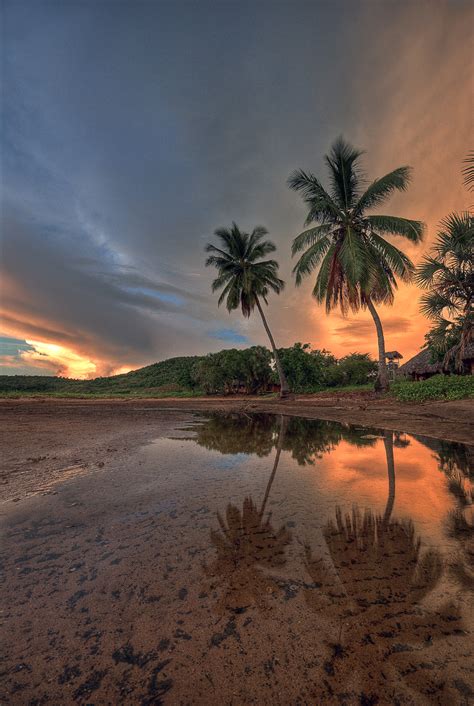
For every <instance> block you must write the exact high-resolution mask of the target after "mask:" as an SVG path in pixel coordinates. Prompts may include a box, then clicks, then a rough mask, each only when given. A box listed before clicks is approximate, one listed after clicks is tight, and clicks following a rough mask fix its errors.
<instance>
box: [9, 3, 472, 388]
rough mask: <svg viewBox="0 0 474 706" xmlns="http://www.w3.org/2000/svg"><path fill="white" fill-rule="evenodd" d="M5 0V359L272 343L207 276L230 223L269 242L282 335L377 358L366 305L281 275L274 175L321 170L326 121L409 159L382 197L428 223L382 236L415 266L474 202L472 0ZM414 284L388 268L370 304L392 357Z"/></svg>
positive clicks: (12, 367) (415, 302) (101, 361)
mask: <svg viewBox="0 0 474 706" xmlns="http://www.w3.org/2000/svg"><path fill="white" fill-rule="evenodd" d="M3 5H4V7H5V16H6V22H5V27H6V29H5V32H4V39H5V50H4V51H5V55H6V56H7V57H8V63H6V64H5V68H4V78H5V81H4V90H3V96H2V97H3V100H4V104H5V116H6V119H5V130H3V131H2V134H4V137H5V145H2V156H3V157H4V169H3V182H4V184H3V186H4V189H3V193H2V209H1V211H2V222H1V230H2V239H3V241H4V242H3V253H2V261H1V263H0V264H1V270H2V271H1V273H0V276H1V277H2V283H3V286H2V302H1V305H2V310H3V311H2V314H3V317H2V324H1V330H0V336H4V337H6V338H7V339H8V340H7V343H6V347H5V348H4V352H3V351H2V349H1V348H0V364H1V365H3V369H4V371H5V372H10V373H12V372H30V373H32V372H38V373H48V372H53V373H60V374H62V375H75V376H78V377H91V376H95V375H100V374H110V373H112V372H118V371H120V372H122V371H124V370H127V369H130V368H132V367H139V366H140V365H144V364H147V363H150V362H153V361H155V360H160V359H163V358H165V357H169V356H173V355H186V354H191V353H195V354H202V353H206V352H209V351H215V350H219V349H221V348H223V347H232V346H233V345H235V346H238V347H242V346H244V345H248V344H265V345H266V344H267V343H268V342H267V341H266V339H265V333H264V331H263V330H262V328H261V324H260V322H259V321H258V318H257V317H251V319H250V320H249V321H246V320H245V321H244V320H243V319H242V317H241V316H240V315H239V314H238V313H235V314H233V315H232V316H229V315H228V314H227V312H226V311H225V310H218V309H217V305H216V301H215V298H214V297H213V296H211V294H210V282H211V278H212V273H211V272H209V271H207V270H205V268H204V262H203V261H204V255H203V246H204V243H205V241H206V240H207V239H208V238H209V237H210V235H211V234H212V231H213V230H214V228H216V227H217V226H219V225H224V224H227V223H229V222H230V221H232V220H236V221H237V222H238V223H239V224H241V225H242V227H243V228H246V229H247V228H250V227H252V226H253V225H255V224H257V223H262V224H264V225H266V226H267V227H268V229H269V231H270V234H271V237H272V239H274V241H275V243H276V244H277V246H278V251H277V259H278V260H279V261H280V263H281V275H282V277H283V278H284V279H285V280H286V281H287V282H288V286H287V288H286V290H285V292H284V293H283V294H282V296H281V297H279V299H276V298H272V299H271V301H270V306H269V311H268V316H269V321H270V323H271V325H272V327H273V331H274V334H275V337H276V339H277V343H278V344H279V345H282V346H286V345H291V344H293V343H294V342H295V341H302V342H306V341H307V342H309V343H311V344H312V345H313V347H315V348H323V347H324V348H326V349H329V350H330V351H332V352H333V353H334V354H336V355H337V356H341V355H345V354H347V353H350V352H352V351H362V352H365V351H368V352H370V353H371V354H373V355H375V354H376V340H375V333H374V330H373V324H372V321H371V319H370V316H369V315H367V313H364V312H361V313H360V314H358V315H356V316H350V317H349V318H348V319H346V320H345V319H343V318H342V317H341V316H340V315H339V314H338V313H337V312H335V313H334V314H332V315H331V316H330V317H327V316H326V315H325V312H324V309H323V308H322V307H317V306H316V305H315V303H314V302H313V300H312V299H311V294H310V292H311V288H312V282H311V281H308V282H306V283H305V284H304V286H303V287H302V289H301V291H297V290H295V288H294V286H293V283H292V277H291V269H292V262H291V258H290V254H289V246H290V242H291V240H292V238H293V237H294V236H295V235H296V234H297V233H298V232H299V231H300V230H301V228H302V224H303V220H304V217H305V209H304V206H303V204H302V203H301V200H299V198H298V196H297V195H296V194H294V193H292V192H290V191H289V189H288V188H287V186H286V183H285V182H286V178H287V176H288V174H289V173H290V171H291V170H292V169H294V168H295V167H301V168H304V169H307V170H312V171H314V172H315V173H317V174H318V175H321V177H324V171H323V170H324V167H323V161H322V155H323V154H324V153H325V152H326V151H327V150H328V147H329V145H330V143H331V142H332V141H333V140H334V138H335V137H336V136H337V135H338V134H339V133H342V134H344V135H345V136H346V138H347V139H349V140H350V141H352V142H354V143H355V144H356V145H357V146H360V147H361V148H363V149H365V150H366V154H365V156H364V159H365V168H366V170H367V174H368V176H369V177H370V178H375V177H377V176H381V175H383V174H384V173H386V172H387V171H390V170H391V169H393V168H395V167H397V166H400V165H404V164H408V165H411V166H413V168H414V178H413V183H412V184H411V186H410V188H409V189H408V191H407V192H406V193H402V194H398V195H397V196H395V197H394V198H392V199H391V200H389V202H388V203H387V205H386V206H384V207H383V211H384V212H387V213H389V214H396V215H401V216H407V217H410V218H416V219H420V220H424V221H426V223H427V236H426V242H425V243H424V244H423V245H422V246H420V247H415V246H412V245H410V244H407V243H406V242H404V241H403V242H396V244H397V245H399V246H401V247H403V249H404V250H405V251H406V252H407V254H408V255H410V257H412V258H413V259H414V260H415V262H418V261H419V260H420V258H421V256H422V255H423V254H424V253H425V252H426V250H427V248H428V247H429V244H430V243H432V242H433V239H434V237H435V233H436V228H437V224H438V223H439V221H440V219H441V218H442V217H443V216H445V215H446V214H447V213H448V212H449V211H451V210H453V209H465V208H466V207H467V206H468V205H469V204H470V203H471V202H472V198H471V199H470V196H469V195H468V194H467V193H466V191H465V189H464V188H463V186H462V180H461V163H462V159H463V158H464V157H465V156H466V154H467V153H468V151H469V150H470V149H472V144H471V141H472V127H473V124H472V98H473V95H472V74H473V70H474V65H473V64H474V55H473V53H472V38H471V32H472V20H473V11H474V6H473V4H472V2H469V1H468V0H459V1H458V2H449V1H445V0H436V1H435V2H434V1H432V0H417V2H412V3H409V2H402V3H395V2H390V1H389V0H380V2H371V1H368V2H366V1H365V0H357V2H353V3H350V2H346V3H322V2H315V3H306V2H303V0H299V1H297V2H295V3H290V2H287V3H266V2H265V0H262V2H259V3H244V4H243V5H241V4H240V3H237V2H236V3H207V2H205V1H204V2H200V3H198V4H194V5H193V4H189V3H180V2H176V3H140V4H139V5H137V4H136V3H134V2H121V3H120V11H117V12H114V11H112V4H111V3H81V2H70V3H63V4H61V3H59V5H58V4H54V5H51V4H49V3H44V2H42V0H32V1H31V2H26V1H25V2H21V3H17V2H14V0H6V2H4V3H3ZM268 6H271V12H269V11H268ZM183 7H186V12H183ZM105 33H106V34H107V37H108V41H107V42H104V41H103V37H104V34H105ZM150 37H153V40H152V41H151V40H150ZM229 46H232V51H229ZM177 47H181V48H185V49H184V50H183V51H177ZM276 47H277V48H276ZM216 57H218V60H216ZM289 57H291V60H290V59H289ZM97 67H101V68H100V70H97ZM282 85H284V86H285V91H284V95H285V100H283V101H282V90H281V89H282ZM124 96H127V99H126V100H124ZM242 105H245V106H246V109H245V115H244V116H243V115H242V113H241V111H240V110H236V106H242ZM395 241H397V239H395ZM419 296H420V292H419V290H418V289H417V288H416V287H414V286H406V285H403V286H401V287H400V289H399V292H398V294H397V296H396V301H395V306H394V307H393V308H387V307H383V308H382V309H381V317H382V320H383V322H384V324H385V331H386V343H387V348H388V349H389V350H390V349H397V350H399V351H400V352H401V353H402V354H403V356H404V359H405V360H406V359H407V358H409V357H410V356H411V355H413V354H415V353H416V352H417V351H418V350H419V347H420V346H421V345H422V344H423V336H424V333H425V332H426V330H427V322H426V320H425V319H423V317H421V315H420V314H419ZM12 339H17V341H19V342H18V343H17V344H16V345H17V348H16V350H13V347H14V344H12V342H11V341H12ZM26 341H32V342H34V343H33V345H32V346H30V347H29V348H28V344H27V343H26ZM22 342H23V343H22ZM12 346H13V347H12ZM51 346H55V347H54V348H51Z"/></svg>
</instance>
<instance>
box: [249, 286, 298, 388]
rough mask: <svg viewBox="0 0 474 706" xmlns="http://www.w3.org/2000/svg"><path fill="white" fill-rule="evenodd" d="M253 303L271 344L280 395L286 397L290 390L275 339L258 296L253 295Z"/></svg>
mask: <svg viewBox="0 0 474 706" xmlns="http://www.w3.org/2000/svg"><path fill="white" fill-rule="evenodd" d="M255 303H256V305H257V309H258V310H259V312H260V316H261V317H262V321H263V325H264V327H265V331H266V332H267V336H268V338H269V340H270V344H271V346H272V351H273V357H274V358H275V366H276V369H277V372H278V377H279V378H280V397H288V394H289V392H290V389H289V387H288V383H287V381H286V377H285V373H284V372H283V368H282V365H281V363H280V358H279V356H278V352H277V349H276V346H275V341H274V340H273V336H272V332H271V331H270V328H269V326H268V324H267V320H266V318H265V314H264V313H263V309H262V307H261V304H260V301H259V299H258V297H255Z"/></svg>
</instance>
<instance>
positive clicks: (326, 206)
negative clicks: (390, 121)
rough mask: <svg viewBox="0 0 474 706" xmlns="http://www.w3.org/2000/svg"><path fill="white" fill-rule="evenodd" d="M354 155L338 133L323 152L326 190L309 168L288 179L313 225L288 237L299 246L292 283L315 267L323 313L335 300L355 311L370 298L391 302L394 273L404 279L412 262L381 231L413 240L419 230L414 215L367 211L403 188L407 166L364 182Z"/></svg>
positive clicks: (316, 292) (356, 153)
mask: <svg viewBox="0 0 474 706" xmlns="http://www.w3.org/2000/svg"><path fill="white" fill-rule="evenodd" d="M361 155H362V152H361V151H359V150H357V149H355V148H354V147H352V146H351V145H350V144H349V143H348V142H346V141H344V140H343V139H342V138H339V139H338V140H336V142H335V143H334V144H333V146H332V148H331V151H330V153H329V154H328V155H326V157H325V161H326V164H327V167H328V171H329V178H330V188H329V190H328V191H327V190H326V189H325V188H324V187H323V186H322V184H321V182H320V181H319V180H318V179H317V178H316V177H315V176H314V175H313V174H311V173H307V172H304V171H302V170H296V171H295V172H293V174H292V175H291V176H290V178H289V180H288V183H289V186H290V187H291V188H292V189H294V190H295V191H298V192H300V193H301V195H302V196H303V199H304V202H305V203H306V204H307V206H308V209H309V210H308V215H307V218H306V222H305V225H310V224H312V223H314V224H316V225H314V226H312V227H311V228H309V229H308V230H305V231H304V232H303V233H301V234H300V235H298V236H297V237H296V238H295V239H294V241H293V247H292V254H293V255H295V254H296V253H299V252H302V251H303V254H302V255H301V256H300V258H299V260H298V262H297V263H296V266H295V268H294V270H293V272H294V273H295V275H296V283H297V285H299V284H301V282H302V279H303V278H304V277H305V276H307V275H308V274H310V273H311V272H313V271H314V270H316V269H318V268H319V272H318V275H317V278H316V283H315V285H314V289H313V295H314V296H315V297H316V299H317V300H318V301H319V302H325V303H326V310H327V311H328V312H329V311H330V310H331V309H333V308H334V307H336V306H338V305H339V306H340V308H341V310H342V312H343V313H344V314H345V313H347V311H348V310H349V309H352V310H353V311H357V310H358V309H359V308H360V307H361V306H365V305H366V304H367V299H368V298H369V297H370V298H371V299H372V300H373V301H375V302H379V303H388V304H391V303H392V302H393V297H394V289H395V288H396V287H397V282H396V277H399V278H400V279H402V280H403V281H409V280H410V279H411V278H412V276H413V271H414V265H413V263H412V262H411V260H410V259H409V258H408V257H407V256H406V255H405V254H404V253H403V252H402V251H401V250H399V249H398V248H397V247H395V246H394V245H392V244H391V243H389V242H388V241H387V240H386V239H385V237H384V236H385V235H398V236H402V237H405V238H407V239H408V240H410V241H412V242H414V243H418V242H419V241H420V240H421V238H422V234H423V224H422V223H421V222H420V221H414V220H409V219H407V218H399V217H397V216H382V215H368V214H367V211H369V210H371V209H373V208H376V207H377V206H379V205H381V204H382V203H383V202H384V201H386V200H387V198H388V197H389V196H391V195H392V194H393V193H394V192H395V191H405V189H406V188H407V186H408V184H409V181H410V168H409V167H398V168H397V169H395V170H393V171H392V172H389V173H388V174H386V175H385V176H383V177H381V178H380V179H376V180H375V181H373V182H372V183H371V184H370V185H369V186H368V187H366V184H365V180H364V177H363V174H362V171H361V168H360V157H361ZM365 187H366V188H365Z"/></svg>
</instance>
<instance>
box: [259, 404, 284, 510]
mask: <svg viewBox="0 0 474 706" xmlns="http://www.w3.org/2000/svg"><path fill="white" fill-rule="evenodd" d="M287 425H288V420H287V418H286V417H284V416H283V415H282V414H281V415H280V433H279V434H278V444H277V450H276V454H275V460H274V462H273V468H272V473H271V476H270V478H269V480H268V483H267V487H266V490H265V495H264V498H263V502H262V507H261V508H260V517H263V513H264V512H265V506H266V504H267V500H268V496H269V495H270V490H271V487H272V484H273V481H274V480H275V474H276V472H277V468H278V464H279V463H280V454H281V450H282V448H283V441H284V439H285V434H286V427H287Z"/></svg>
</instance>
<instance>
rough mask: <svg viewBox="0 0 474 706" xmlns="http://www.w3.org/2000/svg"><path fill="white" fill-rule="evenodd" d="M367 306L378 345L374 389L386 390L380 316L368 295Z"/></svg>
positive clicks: (386, 371)
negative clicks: (376, 374)
mask: <svg viewBox="0 0 474 706" xmlns="http://www.w3.org/2000/svg"><path fill="white" fill-rule="evenodd" d="M367 307H368V309H369V311H370V313H371V314H372V318H373V320H374V323H375V328H376V329H377V342H378V346H379V373H378V376H377V380H376V381H375V389H376V391H378V392H387V391H388V389H389V383H388V370H387V365H386V363H385V339H384V335H383V328H382V322H381V321H380V316H379V315H378V313H377V310H376V308H375V306H374V303H373V301H372V299H371V298H370V297H367Z"/></svg>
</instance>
